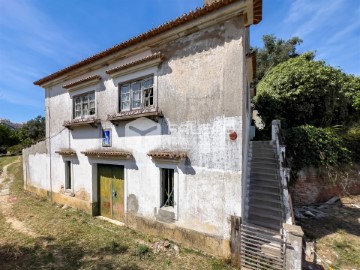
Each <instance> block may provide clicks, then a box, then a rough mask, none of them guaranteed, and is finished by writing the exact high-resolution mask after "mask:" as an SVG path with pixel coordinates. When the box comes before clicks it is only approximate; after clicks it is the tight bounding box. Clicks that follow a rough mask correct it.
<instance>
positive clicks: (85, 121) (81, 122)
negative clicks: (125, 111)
mask: <svg viewBox="0 0 360 270" xmlns="http://www.w3.org/2000/svg"><path fill="white" fill-rule="evenodd" d="M100 122H101V121H100V119H97V118H95V117H88V118H80V119H73V120H70V121H64V124H63V126H64V127H66V128H69V129H72V128H73V127H77V126H85V125H90V126H93V127H97V125H98V124H99V123H100Z"/></svg>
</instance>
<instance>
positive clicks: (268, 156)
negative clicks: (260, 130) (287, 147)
mask: <svg viewBox="0 0 360 270" xmlns="http://www.w3.org/2000/svg"><path fill="white" fill-rule="evenodd" d="M249 159H250V160H257V159H259V160H268V159H269V160H276V161H278V158H277V155H276V154H275V153H267V154H252V155H251V156H250V158H249Z"/></svg>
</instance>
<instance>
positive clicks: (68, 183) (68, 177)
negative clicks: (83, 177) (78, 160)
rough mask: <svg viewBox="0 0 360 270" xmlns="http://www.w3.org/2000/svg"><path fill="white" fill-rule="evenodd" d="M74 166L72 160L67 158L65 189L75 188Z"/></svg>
mask: <svg viewBox="0 0 360 270" xmlns="http://www.w3.org/2000/svg"><path fill="white" fill-rule="evenodd" d="M72 179H73V168H72V162H71V161H69V160H65V183H64V190H65V191H72V190H73V181H72Z"/></svg>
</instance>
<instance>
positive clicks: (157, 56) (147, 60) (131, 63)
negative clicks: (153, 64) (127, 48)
mask: <svg viewBox="0 0 360 270" xmlns="http://www.w3.org/2000/svg"><path fill="white" fill-rule="evenodd" d="M161 58H162V55H161V53H160V52H157V53H154V54H152V55H150V56H147V57H144V58H142V59H140V60H137V61H133V62H130V63H127V64H125V65H122V66H119V67H116V68H113V69H109V70H107V71H106V73H107V74H110V75H111V74H113V73H116V72H119V71H121V70H124V69H127V68H131V67H133V66H136V65H140V64H143V63H146V62H149V61H152V60H155V59H161Z"/></svg>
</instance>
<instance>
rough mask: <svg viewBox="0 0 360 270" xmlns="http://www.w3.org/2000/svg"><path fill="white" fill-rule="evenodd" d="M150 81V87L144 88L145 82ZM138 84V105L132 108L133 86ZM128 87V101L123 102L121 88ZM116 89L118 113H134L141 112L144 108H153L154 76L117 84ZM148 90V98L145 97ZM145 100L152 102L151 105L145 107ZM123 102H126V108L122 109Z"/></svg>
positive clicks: (150, 75)
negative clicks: (117, 90) (117, 92)
mask: <svg viewBox="0 0 360 270" xmlns="http://www.w3.org/2000/svg"><path fill="white" fill-rule="evenodd" d="M149 79H151V80H152V85H151V87H146V86H145V82H146V81H147V80H149ZM138 82H140V83H141V85H140V90H139V91H140V105H139V106H136V107H135V106H134V90H133V85H135V84H136V83H138ZM126 86H128V87H129V92H128V97H129V98H128V100H127V101H124V99H123V93H122V88H123V87H126ZM118 89H119V103H118V108H119V109H118V111H119V112H130V111H135V110H142V109H146V108H154V107H155V106H156V105H155V76H154V74H149V75H145V76H142V77H138V78H134V79H131V80H128V81H124V82H120V83H119V84H118ZM148 90H150V93H151V94H149V96H147V97H146V93H147V91H148ZM147 100H149V101H150V100H152V104H151V105H148V106H145V103H146V102H147ZM124 102H128V103H129V105H128V108H124V109H123V107H122V104H123V103H124Z"/></svg>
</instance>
